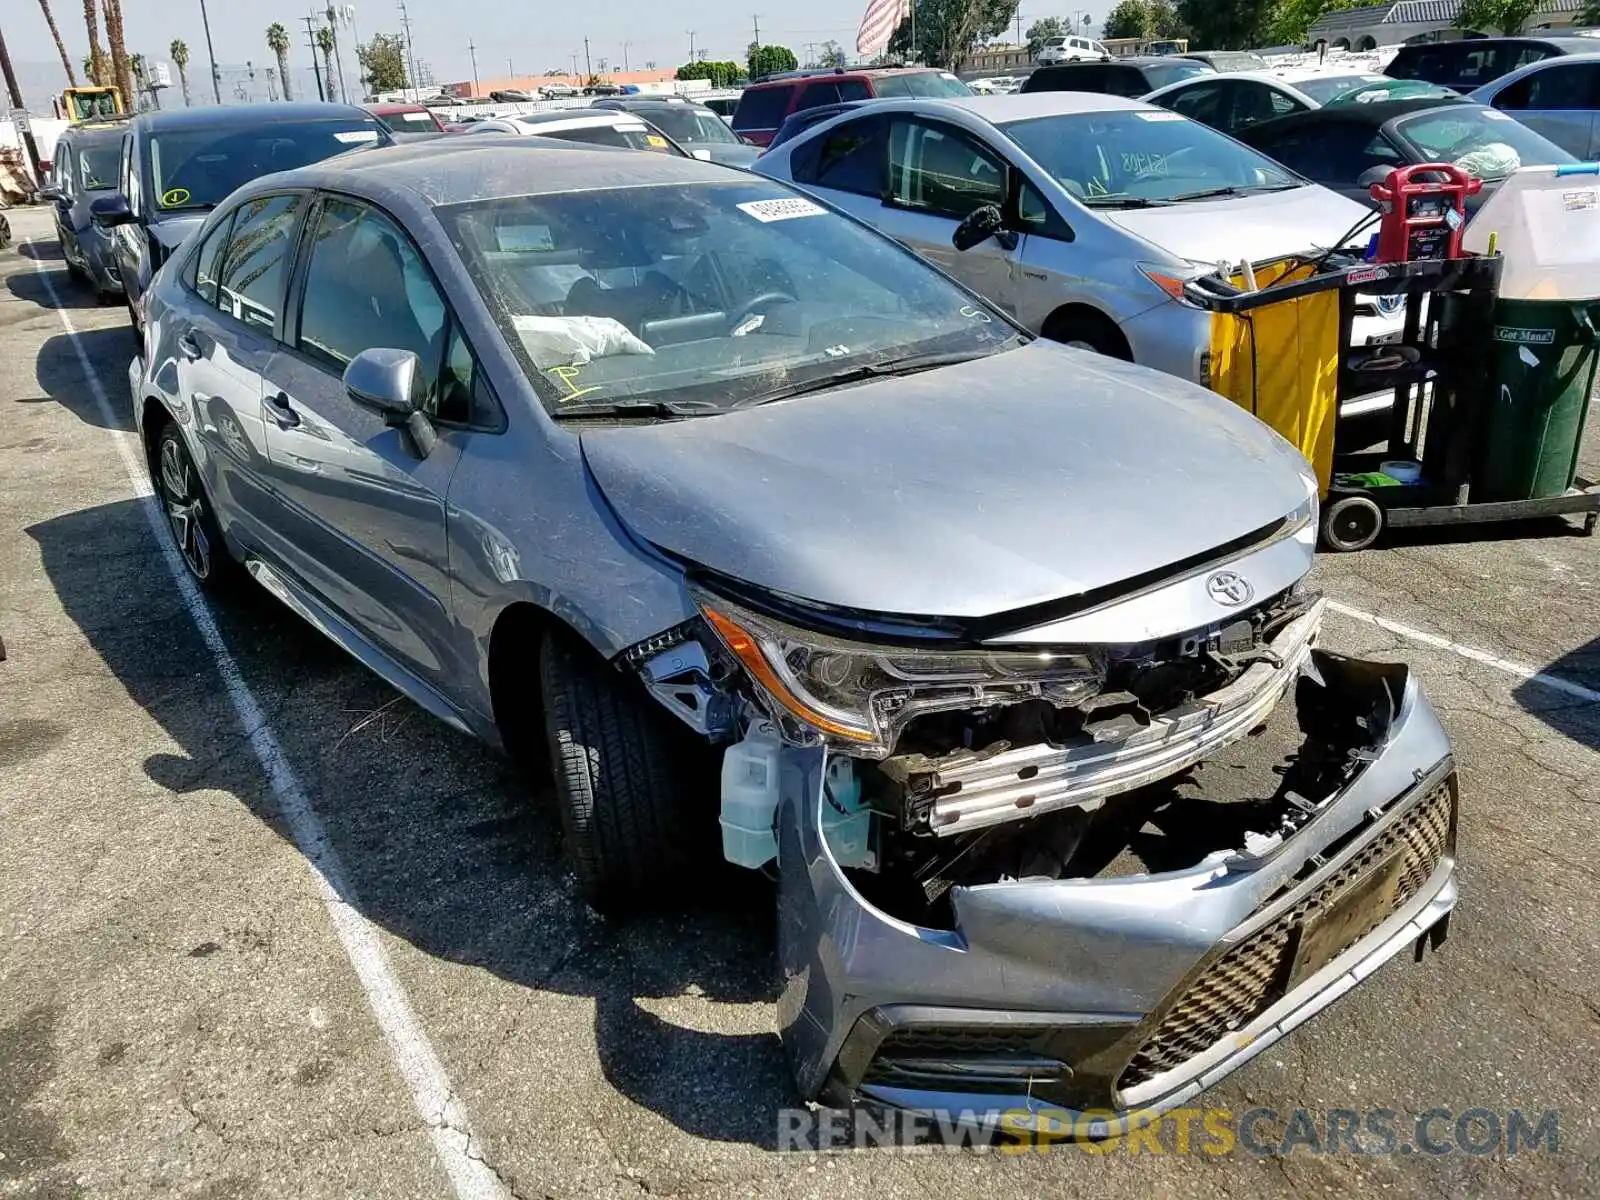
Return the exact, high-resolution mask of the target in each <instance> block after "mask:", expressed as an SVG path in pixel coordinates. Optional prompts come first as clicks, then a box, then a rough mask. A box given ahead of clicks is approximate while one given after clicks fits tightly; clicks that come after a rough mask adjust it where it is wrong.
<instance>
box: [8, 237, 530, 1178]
mask: <svg viewBox="0 0 1600 1200" xmlns="http://www.w3.org/2000/svg"><path fill="white" fill-rule="evenodd" d="M25 244H32V243H25ZM34 270H35V271H37V272H38V274H39V278H40V280H41V282H42V283H43V284H44V289H45V292H46V293H47V294H48V295H49V297H50V303H51V305H52V306H53V307H54V308H55V310H56V313H57V315H58V316H59V317H60V318H61V325H62V327H63V328H64V329H65V330H66V332H67V337H68V339H69V340H70V341H71V342H72V348H73V350H74V351H75V352H76V353H77V358H78V365H79V367H81V368H82V370H83V376H84V379H85V380H86V381H87V383H88V385H89V389H90V390H91V391H92V392H93V393H94V399H95V403H96V404H97V405H98V406H99V407H100V411H101V416H102V417H103V419H104V421H105V424H106V428H107V429H108V430H109V431H110V434H111V440H112V441H113V442H114V443H115V444H116V447H117V453H118V454H120V455H121V456H122V465H123V467H124V468H125V469H126V470H127V473H128V481H129V483H130V484H132V486H133V492H134V495H135V496H137V497H138V498H139V499H140V501H141V502H142V504H141V507H142V508H143V509H144V515H145V518H146V520H148V521H149V523H150V530H151V532H152V533H153V534H154V535H155V538H156V545H158V546H159V547H161V554H162V559H163V561H164V562H165V563H166V565H167V571H168V573H169V574H171V576H172V581H173V583H175V584H176V585H177V588H178V593H179V595H181V596H182V597H183V603H184V607H185V608H187V609H188V610H189V616H190V617H191V618H193V620H194V625H195V628H196V629H197V630H198V631H199V633H200V637H201V640H203V641H204V642H205V644H206V649H207V650H209V651H210V652H211V657H212V660H213V661H214V662H215V663H216V668H217V674H218V675H219V676H220V677H221V679H222V685H223V687H224V688H225V689H226V690H227V693H228V699H229V700H230V701H231V702H232V704H233V708H234V712H235V713H236V714H237V715H238V718H239V725H240V727H241V728H242V729H243V730H245V731H246V733H247V735H248V737H249V741H250V748H251V749H252V750H253V751H254V752H255V756H256V760H257V761H258V762H259V763H260V764H261V769H262V771H263V772H264V773H265V775H266V777H267V784H268V786H269V787H271V789H272V795H273V797H274V799H276V801H277V803H278V810H279V811H280V812H281V813H282V814H283V817H284V820H285V821H286V822H287V823H288V826H289V831H290V833H291V834H292V835H293V837H294V841H295V845H297V846H298V847H299V848H300V853H301V854H303V855H304V856H305V859H306V861H307V862H308V863H309V864H310V865H311V870H312V873H313V874H314V875H315V876H316V879H317V885H318V887H319V888H320V890H321V892H322V900H323V903H324V904H325V905H326V906H327V909H328V917H329V919H330V920H331V921H332V922H333V928H334V932H335V933H337V934H338V935H339V941H340V942H341V943H342V944H343V945H344V949H345V953H346V954H347V955H348V956H349V958H350V965H351V966H352V967H353V968H354V969H355V973H356V978H357V979H359V980H360V981H361V987H362V990H363V991H365V992H366V993H367V999H368V1001H369V1002H370V1003H371V1005H372V1012H373V1015H374V1016H376V1017H377V1019H378V1027H379V1028H380V1029H381V1030H383V1036H384V1038H385V1039H386V1040H387V1041H388V1043H389V1050H390V1053H391V1054H392V1056H393V1058H394V1062H395V1065H396V1066H397V1067H398V1068H399V1069H400V1074H401V1075H402V1076H403V1077H404V1078H405V1081H406V1086H407V1087H408V1088H410V1090H411V1099H412V1102H413V1103H414V1104H415V1105H416V1108H417V1114H418V1115H419V1116H420V1117H421V1118H422V1120H423V1123H424V1124H425V1125H427V1127H428V1130H429V1133H430V1134H431V1135H432V1138H433V1147H434V1151H435V1152H436V1153H437V1154H438V1156H439V1160H440V1162H442V1163H443V1165H444V1169H445V1172H446V1173H447V1174H448V1175H449V1177H450V1183H451V1186H452V1187H453V1188H454V1189H455V1194H456V1195H457V1196H459V1197H462V1200H509V1197H510V1192H509V1190H508V1189H507V1188H506V1187H505V1185H504V1184H502V1183H501V1181H500V1177H499V1176H498V1175H497V1174H496V1173H495V1172H494V1170H493V1169H492V1168H490V1167H489V1166H488V1164H487V1163H485V1162H484V1161H483V1159H482V1158H481V1157H479V1155H478V1153H477V1149H476V1147H474V1146H473V1144H472V1130H471V1128H470V1127H469V1125H468V1123H467V1114H466V1110H465V1109H464V1108H463V1107H462V1105H461V1102H460V1101H459V1100H457V1099H456V1097H455V1090H454V1088H453V1087H452V1086H451V1083H450V1077H449V1076H448V1075H446V1074H445V1070H444V1064H443V1063H441V1062H440V1061H439V1056H438V1055H437V1054H436V1053H434V1049H433V1046H432V1045H431V1044H430V1043H429V1041H428V1035H427V1034H426V1033H424V1032H423V1030H422V1027H421V1025H419V1024H418V1023H417V1018H416V1014H414V1013H413V1012H412V1011H411V1002H410V1000H408V999H407V997H406V993H405V989H404V988H403V987H402V986H401V985H400V981H399V980H398V979H396V978H395V974H394V970H393V968H392V967H390V965H389V957H388V955H387V954H385V953H384V949H383V943H382V941H380V940H379V937H378V931H377V930H376V929H375V928H373V926H372V923H371V922H370V921H368V920H367V919H366V918H365V917H363V916H362V915H361V913H360V912H359V911H358V909H357V907H356V903H357V901H356V896H355V892H354V889H353V888H352V887H351V886H350V878H349V876H348V875H347V874H346V873H345V869H344V864H343V863H342V862H341V861H340V860H339V854H338V852H337V851H336V850H334V848H333V846H332V844H331V843H330V842H329V841H328V834H327V830H325V829H324V828H323V825H322V821H321V819H320V818H319V817H318V816H317V813H316V809H315V808H313V807H312V804H311V800H310V798H309V797H308V796H307V795H306V792H305V789H304V788H303V787H301V785H300V781H299V779H298V778H296V776H295V773H294V768H293V767H292V766H290V764H289V760H288V758H287V757H285V755H284V752H283V747H282V746H280V745H279V743H278V739H277V738H276V737H275V736H273V733H272V730H271V728H270V727H269V726H268V725H267V722H266V719H265V718H264V716H263V715H262V712H261V706H260V704H258V703H257V702H256V698H255V695H254V693H252V692H251V690H250V685H249V684H248V683H246V682H245V679H244V676H243V674H241V672H240V670H239V664H238V663H237V662H236V661H235V660H234V657H233V655H232V654H231V653H229V651H228V646H227V643H226V642H224V641H223V639H222V634H221V632H220V631H219V630H218V629H217V623H216V620H215V618H214V617H213V616H212V615H211V609H210V608H209V607H208V606H207V604H206V601H205V598H204V597H203V596H202V595H201V593H200V589H199V587H198V586H197V585H196V584H195V582H194V580H193V579H192V578H191V577H190V575H189V572H188V568H187V567H185V566H184V564H183V560H182V559H181V558H180V557H179V556H178V552H177V550H176V549H175V548H174V546H173V544H172V539H171V535H170V533H169V531H168V528H167V521H166V516H165V515H164V514H163V512H162V511H161V506H160V504H159V503H158V502H157V500H156V498H155V492H154V489H153V488H152V486H151V484H150V481H149V478H148V475H147V472H146V470H145V465H144V458H143V452H142V449H141V447H140V446H139V444H138V440H137V437H136V435H133V434H129V433H124V432H122V431H121V430H119V429H118V428H117V425H118V424H119V422H118V420H117V414H116V412H115V411H114V410H113V407H112V404H111V401H110V398H109V397H108V396H107V395H106V390H105V386H104V385H103V384H102V383H101V382H100V377H99V376H98V375H97V374H96V373H95V370H94V367H93V365H92V364H91V363H90V362H89V355H88V353H87V352H86V351H85V350H84V348H83V342H82V341H81V340H80V338H79V336H78V331H77V329H76V328H74V327H73V324H72V318H71V316H70V315H69V314H68V312H67V310H66V309H65V308H63V307H62V306H61V301H60V296H59V294H58V293H57V291H56V287H55V283H54V282H53V281H52V280H51V278H50V273H49V270H48V268H47V267H46V266H45V264H44V263H42V262H40V261H39V260H37V259H35V260H34Z"/></svg>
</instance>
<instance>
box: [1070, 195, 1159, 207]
mask: <svg viewBox="0 0 1600 1200" xmlns="http://www.w3.org/2000/svg"><path fill="white" fill-rule="evenodd" d="M1079 203H1080V204H1082V205H1083V206H1084V207H1085V208H1158V207H1160V206H1161V205H1163V204H1171V203H1172V201H1170V200H1152V199H1150V197H1148V196H1089V197H1087V198H1085V199H1083V200H1081V201H1079Z"/></svg>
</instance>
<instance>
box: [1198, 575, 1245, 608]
mask: <svg viewBox="0 0 1600 1200" xmlns="http://www.w3.org/2000/svg"><path fill="white" fill-rule="evenodd" d="M1206 592H1207V593H1208V594H1209V595H1210V596H1211V598H1212V599H1213V600H1215V601H1216V602H1217V603H1218V604H1222V605H1226V606H1227V607H1228V608H1237V607H1239V605H1241V604H1243V603H1244V602H1245V601H1246V600H1248V599H1250V597H1251V596H1254V595H1255V594H1256V590H1255V588H1253V587H1251V586H1250V581H1249V580H1248V579H1246V578H1245V577H1244V576H1243V575H1238V574H1235V573H1234V572H1232V571H1218V572H1217V573H1216V574H1215V575H1213V576H1212V577H1211V578H1210V579H1207V580H1206Z"/></svg>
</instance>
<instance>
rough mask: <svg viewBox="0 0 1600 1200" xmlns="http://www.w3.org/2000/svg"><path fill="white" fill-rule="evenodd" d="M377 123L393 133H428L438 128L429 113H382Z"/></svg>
mask: <svg viewBox="0 0 1600 1200" xmlns="http://www.w3.org/2000/svg"><path fill="white" fill-rule="evenodd" d="M378 121H379V122H380V123H381V124H382V125H383V127H384V128H385V129H388V130H390V131H391V132H393V133H429V132H434V131H437V130H438V128H439V126H438V124H437V123H436V122H435V121H434V116H433V114H432V113H431V112H393V113H383V114H382V115H381V116H379V117H378Z"/></svg>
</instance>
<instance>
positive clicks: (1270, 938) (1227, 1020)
mask: <svg viewBox="0 0 1600 1200" xmlns="http://www.w3.org/2000/svg"><path fill="white" fill-rule="evenodd" d="M1454 807H1455V788H1454V779H1453V777H1452V778H1451V779H1447V780H1445V781H1444V782H1443V783H1440V784H1439V786H1438V787H1436V788H1434V789H1433V790H1432V791H1431V792H1429V793H1428V794H1427V795H1426V796H1424V797H1423V798H1422V799H1421V800H1419V801H1417V802H1416V803H1415V804H1413V805H1412V806H1411V808H1410V809H1409V810H1408V811H1407V812H1406V813H1405V814H1404V815H1403V816H1401V817H1400V818H1399V819H1398V820H1397V821H1395V822H1394V824H1392V825H1390V826H1389V827H1388V828H1387V829H1386V830H1384V831H1383V833H1382V834H1380V835H1379V836H1378V837H1376V838H1374V839H1373V840H1372V841H1371V842H1370V843H1368V844H1367V845H1366V846H1364V847H1363V848H1362V849H1361V851H1360V852H1359V853H1357V854H1355V855H1353V856H1352V857H1351V858H1350V859H1349V860H1348V861H1347V862H1345V863H1344V864H1343V865H1341V866H1340V867H1339V869H1338V870H1337V871H1336V872H1335V873H1334V874H1332V875H1330V876H1329V877H1328V878H1327V879H1325V880H1323V881H1322V882H1321V883H1320V884H1318V885H1317V886H1316V887H1314V888H1312V889H1311V890H1310V891H1308V892H1307V893H1306V894H1305V895H1304V896H1302V897H1300V899H1299V900H1297V901H1296V902H1295V903H1294V904H1292V905H1291V906H1290V907H1288V908H1287V909H1285V910H1284V911H1283V912H1282V913H1280V914H1279V915H1278V916H1277V917H1276V918H1274V919H1273V920H1272V921H1270V922H1269V923H1268V924H1266V925H1265V926H1263V927H1262V928H1261V929H1258V930H1256V932H1254V933H1252V934H1250V935H1249V936H1248V937H1246V938H1245V939H1244V940H1243V941H1241V942H1239V943H1238V944H1237V945H1235V946H1233V947H1232V948H1231V949H1229V950H1227V951H1225V952H1224V953H1223V954H1222V955H1221V956H1220V957H1218V958H1217V959H1216V960H1215V961H1213V962H1212V963H1211V964H1210V965H1209V966H1208V967H1206V968H1205V969H1204V970H1203V971H1202V972H1201V974H1200V975H1199V977H1198V978H1196V979H1195V980H1193V981H1192V982H1191V983H1190V984H1188V987H1187V990H1186V991H1185V992H1184V993H1183V995H1182V996H1181V997H1179V999H1178V1000H1177V1002H1176V1003H1175V1004H1173V1005H1172V1006H1171V1007H1170V1008H1169V1009H1168V1010H1167V1013H1166V1015H1165V1017H1163V1018H1162V1020H1161V1023H1160V1025H1159V1026H1158V1027H1157V1028H1156V1031H1155V1032H1154V1033H1153V1034H1152V1035H1151V1036H1150V1037H1149V1038H1148V1039H1147V1040H1146V1041H1145V1042H1144V1044H1143V1045H1141V1046H1140V1047H1139V1050H1138V1053H1136V1054H1135V1055H1134V1056H1133V1060H1132V1061H1131V1062H1130V1063H1129V1064H1128V1066H1127V1067H1126V1068H1125V1069H1124V1070H1123V1072H1122V1076H1121V1078H1120V1079H1119V1080H1118V1081H1117V1082H1118V1086H1119V1087H1122V1088H1130V1087H1134V1086H1137V1085H1138V1084H1141V1083H1143V1082H1144V1081H1145V1080H1147V1079H1150V1078H1151V1077H1153V1076H1156V1075H1160V1074H1162V1073H1164V1072H1166V1071H1171V1070H1174V1069H1176V1068H1178V1067H1181V1066H1182V1065H1183V1064H1184V1063H1186V1062H1187V1061H1189V1059H1191V1058H1193V1057H1194V1056H1195V1055H1197V1054H1200V1053H1202V1052H1203V1051H1205V1050H1207V1049H1209V1048H1210V1047H1212V1046H1213V1045H1215V1044H1216V1043H1217V1041H1218V1040H1220V1039H1221V1038H1222V1037H1224V1036H1225V1035H1227V1034H1228V1033H1231V1032H1233V1031H1234V1030H1236V1029H1241V1028H1243V1027H1244V1026H1245V1025H1248V1024H1249V1023H1250V1022H1251V1021H1253V1020H1254V1019H1255V1018H1256V1017H1258V1016H1260V1015H1261V1014H1262V1013H1263V1012H1265V1011H1266V1010H1267V1009H1268V1008H1270V1007H1271V1006H1272V1005H1273V1004H1275V1003H1277V1001H1278V1000H1280V999H1281V998H1282V997H1283V995H1284V991H1285V989H1286V986H1287V984H1288V975H1289V970H1290V967H1291V966H1292V964H1293V958H1294V951H1295V945H1296V939H1297V936H1298V930H1299V928H1300V926H1301V925H1302V924H1303V923H1304V922H1305V921H1306V920H1307V919H1308V918H1311V917H1315V916H1316V915H1317V914H1318V913H1320V912H1323V911H1326V910H1327V909H1328V908H1329V907H1331V906H1332V905H1334V904H1336V903H1337V902H1338V900H1339V898H1340V896H1341V895H1342V894H1343V893H1344V891H1345V890H1346V889H1347V888H1349V887H1350V886H1351V885H1352V884H1353V883H1355V882H1356V881H1357V880H1359V879H1361V877H1362V876H1363V875H1364V874H1366V872H1367V870H1368V869H1369V868H1371V867H1374V866H1376V865H1377V864H1379V863H1382V862H1384V861H1385V860H1386V859H1388V858H1389V857H1390V856H1391V855H1393V854H1396V853H1398V854H1400V855H1401V856H1402V862H1401V866H1400V869H1399V870H1400V873H1399V879H1398V882H1397V884H1396V887H1395V891H1394V902H1393V904H1392V906H1390V907H1389V908H1387V909H1385V910H1382V911H1373V912H1371V913H1368V914H1367V915H1366V920H1365V921H1364V923H1363V924H1361V925H1360V926H1358V927H1357V928H1355V929H1354V930H1353V931H1352V932H1351V935H1350V937H1349V939H1348V940H1347V941H1346V942H1345V944H1344V945H1343V946H1342V947H1341V948H1340V949H1339V951H1338V953H1339V954H1343V953H1344V952H1345V951H1346V950H1348V949H1350V947H1351V946H1354V945H1355V944H1356V943H1357V942H1359V941H1360V940H1361V939H1362V938H1364V937H1366V936H1367V934H1369V933H1371V932H1372V931H1373V930H1374V929H1376V928H1377V927H1378V926H1379V925H1380V924H1382V922H1383V921H1384V920H1385V919H1386V918H1388V917H1389V915H1390V914H1391V913H1393V912H1394V911H1396V910H1397V909H1399V908H1401V907H1402V906H1404V905H1405V904H1406V902H1407V901H1409V900H1410V899H1411V898H1412V897H1413V896H1415V895H1416V894H1417V890H1418V889H1419V888H1421V887H1422V885H1423V884H1424V883H1426V882H1427V880H1428V877H1429V876H1430V875H1432V874H1433V872H1434V869H1435V868H1436V867H1437V866H1438V865H1439V863H1440V861H1441V860H1442V859H1443V858H1444V856H1445V853H1446V852H1447V850H1448V848H1449V842H1450V826H1451V819H1452V815H1453V810H1454ZM1335 957H1337V955H1336V956H1335Z"/></svg>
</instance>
